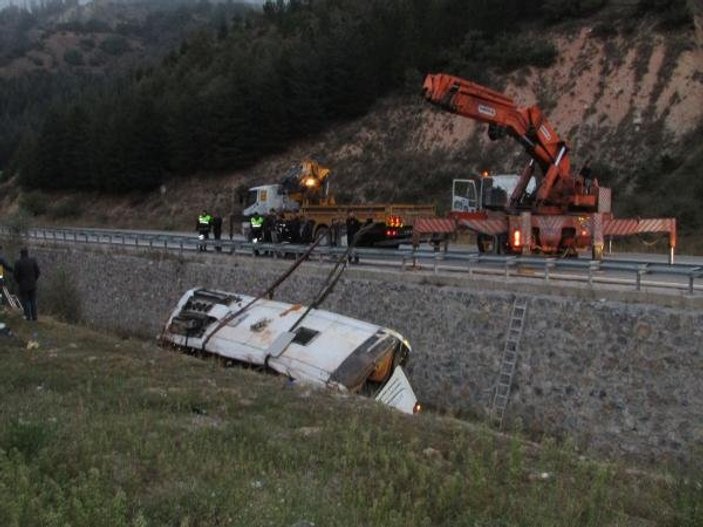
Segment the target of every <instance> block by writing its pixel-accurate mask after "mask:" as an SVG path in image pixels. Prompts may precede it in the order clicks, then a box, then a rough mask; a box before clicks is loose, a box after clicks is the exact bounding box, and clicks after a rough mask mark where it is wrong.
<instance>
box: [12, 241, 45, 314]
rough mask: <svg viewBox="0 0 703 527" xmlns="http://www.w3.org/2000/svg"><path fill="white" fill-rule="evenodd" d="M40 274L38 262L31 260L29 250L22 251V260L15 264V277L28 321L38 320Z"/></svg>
mask: <svg viewBox="0 0 703 527" xmlns="http://www.w3.org/2000/svg"><path fill="white" fill-rule="evenodd" d="M39 274H40V273H39V266H38V265H37V261H36V260H35V259H34V258H30V256H29V252H28V251H27V249H22V250H21V251H20V259H19V260H17V261H16V262H15V271H14V277H15V282H17V286H18V287H19V290H20V301H21V302H22V307H23V308H24V318H25V319H26V320H34V321H36V320H37V280H38V279H39Z"/></svg>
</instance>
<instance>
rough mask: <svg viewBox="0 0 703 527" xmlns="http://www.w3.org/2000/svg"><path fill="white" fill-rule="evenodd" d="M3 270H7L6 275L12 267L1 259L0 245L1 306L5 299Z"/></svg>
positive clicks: (0, 249) (0, 247)
mask: <svg viewBox="0 0 703 527" xmlns="http://www.w3.org/2000/svg"><path fill="white" fill-rule="evenodd" d="M5 270H7V272H8V273H11V272H12V266H11V265H10V264H9V263H7V260H5V258H3V257H2V245H0V304H2V302H3V298H5V295H4V292H5V291H4V288H5Z"/></svg>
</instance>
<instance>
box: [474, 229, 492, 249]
mask: <svg viewBox="0 0 703 527" xmlns="http://www.w3.org/2000/svg"><path fill="white" fill-rule="evenodd" d="M492 241H493V238H492V237H491V236H489V235H488V234H483V233H480V232H479V233H478V234H477V235H476V245H477V247H478V252H479V253H481V254H485V253H487V252H490V251H491V242H492Z"/></svg>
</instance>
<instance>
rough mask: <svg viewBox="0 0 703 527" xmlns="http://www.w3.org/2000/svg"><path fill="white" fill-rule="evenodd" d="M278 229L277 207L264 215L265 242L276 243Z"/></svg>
mask: <svg viewBox="0 0 703 527" xmlns="http://www.w3.org/2000/svg"><path fill="white" fill-rule="evenodd" d="M275 231H276V209H271V210H269V213H268V214H267V215H266V216H264V242H266V243H276V241H277V240H274V233H275Z"/></svg>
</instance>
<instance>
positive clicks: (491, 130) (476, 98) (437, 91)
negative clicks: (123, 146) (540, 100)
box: [423, 73, 597, 214]
mask: <svg viewBox="0 0 703 527" xmlns="http://www.w3.org/2000/svg"><path fill="white" fill-rule="evenodd" d="M423 91H424V95H425V98H426V99H427V100H428V101H430V102H432V103H434V104H436V105H438V106H440V107H442V108H444V109H445V110H448V111H450V112H453V113H456V114H458V115H461V116H463V117H467V118H470V119H475V120H477V121H481V122H484V123H488V125H489V126H488V135H489V137H490V138H491V139H492V140H494V139H499V138H500V137H502V136H504V135H506V134H507V135H509V136H511V137H513V138H515V139H516V140H517V141H518V142H520V144H522V145H523V146H524V147H525V149H526V150H527V152H528V154H529V155H530V156H531V157H532V161H531V162H530V163H529V164H528V165H527V167H526V168H525V170H524V171H523V173H522V175H521V177H520V180H519V182H518V185H517V186H516V188H515V191H514V192H513V194H512V196H511V198H510V208H511V209H520V208H523V209H524V208H525V207H526V206H529V207H530V208H531V210H532V211H533V212H539V213H542V214H550V213H552V214H559V213H563V212H566V211H568V210H580V211H595V210H596V209H597V188H595V189H588V190H586V189H585V188H584V185H583V182H582V181H581V179H580V178H577V177H574V176H573V175H572V174H571V166H570V160H569V153H568V147H567V145H566V143H564V141H562V140H561V138H560V137H559V135H558V134H557V132H556V130H555V129H554V128H553V127H552V125H551V124H549V121H547V119H546V118H545V116H544V115H543V113H542V111H541V110H540V109H539V108H538V107H537V106H530V107H526V108H518V107H517V106H516V105H515V103H514V101H513V100H512V99H511V98H510V97H507V96H505V95H503V94H501V93H498V92H496V91H493V90H491V89H489V88H486V87H484V86H480V85H479V84H476V83H473V82H471V81H467V80H464V79H461V78H459V77H454V76H452V75H447V74H444V73H440V74H430V75H427V77H426V78H425V82H424V86H423ZM535 164H536V165H538V166H539V167H540V169H541V175H540V174H537V175H536V174H534V168H535ZM533 176H535V178H536V183H537V186H536V191H535V195H534V196H533V197H529V198H530V199H526V198H528V196H527V195H526V189H527V185H528V183H529V181H530V179H531V178H532V177H533Z"/></svg>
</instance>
